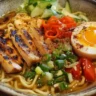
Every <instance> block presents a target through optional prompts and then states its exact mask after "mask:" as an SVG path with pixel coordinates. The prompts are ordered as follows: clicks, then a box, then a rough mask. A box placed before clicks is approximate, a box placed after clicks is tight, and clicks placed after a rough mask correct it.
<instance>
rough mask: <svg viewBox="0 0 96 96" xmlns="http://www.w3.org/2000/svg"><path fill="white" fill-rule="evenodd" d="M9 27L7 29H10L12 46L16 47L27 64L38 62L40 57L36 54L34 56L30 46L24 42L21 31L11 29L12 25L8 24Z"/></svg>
mask: <svg viewBox="0 0 96 96" xmlns="http://www.w3.org/2000/svg"><path fill="white" fill-rule="evenodd" d="M10 27H11V28H10ZM10 27H9V29H10V33H11V39H12V42H13V44H14V46H15V47H16V49H17V50H18V52H19V53H20V55H21V56H22V58H23V59H24V60H25V62H26V63H27V65H28V66H31V65H32V63H34V62H38V61H39V60H40V58H39V57H38V56H36V55H35V54H34V53H33V52H32V51H31V50H30V48H29V47H28V46H27V44H26V43H25V42H24V40H23V38H22V35H21V33H20V32H19V31H16V30H12V26H10ZM13 29H14V28H13Z"/></svg>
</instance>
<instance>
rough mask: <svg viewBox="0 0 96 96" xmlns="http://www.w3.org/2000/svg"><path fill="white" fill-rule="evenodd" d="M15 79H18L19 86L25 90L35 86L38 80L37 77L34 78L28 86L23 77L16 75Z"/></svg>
mask: <svg viewBox="0 0 96 96" xmlns="http://www.w3.org/2000/svg"><path fill="white" fill-rule="evenodd" d="M14 78H15V79H19V80H20V82H21V84H22V85H23V86H24V87H25V88H32V87H33V86H34V85H35V82H36V80H37V78H38V75H36V76H35V78H34V80H33V81H32V84H30V85H29V84H28V82H27V81H26V80H25V79H24V77H22V76H20V75H17V76H15V77H14Z"/></svg>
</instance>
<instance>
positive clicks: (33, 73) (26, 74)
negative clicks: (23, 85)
mask: <svg viewBox="0 0 96 96" xmlns="http://www.w3.org/2000/svg"><path fill="white" fill-rule="evenodd" d="M35 75H36V73H35V72H31V71H27V72H25V74H24V77H25V78H26V79H27V78H30V79H32V78H34V77H35Z"/></svg>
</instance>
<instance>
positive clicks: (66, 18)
mask: <svg viewBox="0 0 96 96" xmlns="http://www.w3.org/2000/svg"><path fill="white" fill-rule="evenodd" d="M60 21H61V22H62V23H64V24H68V23H74V22H75V20H74V19H73V18H72V17H70V16H64V17H62V18H61V19H60Z"/></svg>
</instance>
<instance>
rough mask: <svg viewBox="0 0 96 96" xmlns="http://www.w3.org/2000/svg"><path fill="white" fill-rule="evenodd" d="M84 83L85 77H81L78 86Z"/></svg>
mask: <svg viewBox="0 0 96 96" xmlns="http://www.w3.org/2000/svg"><path fill="white" fill-rule="evenodd" d="M84 83H85V77H84V76H82V80H81V81H80V82H79V83H78V85H79V86H81V85H83V84H84Z"/></svg>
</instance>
